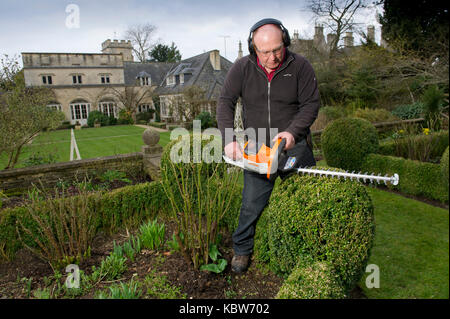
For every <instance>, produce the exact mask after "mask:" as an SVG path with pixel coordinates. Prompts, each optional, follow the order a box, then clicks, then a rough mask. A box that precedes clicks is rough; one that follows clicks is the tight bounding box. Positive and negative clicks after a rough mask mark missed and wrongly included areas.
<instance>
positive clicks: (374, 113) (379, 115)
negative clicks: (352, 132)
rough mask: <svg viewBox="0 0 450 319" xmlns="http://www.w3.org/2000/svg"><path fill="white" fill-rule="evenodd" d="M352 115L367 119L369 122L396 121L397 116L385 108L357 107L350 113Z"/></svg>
mask: <svg viewBox="0 0 450 319" xmlns="http://www.w3.org/2000/svg"><path fill="white" fill-rule="evenodd" d="M352 116H353V117H356V118H361V119H365V120H367V121H369V122H370V123H380V122H389V121H396V120H398V117H397V116H395V115H393V114H392V113H391V112H389V111H388V110H386V109H369V108H364V109H357V110H356V111H355V112H353V114H352Z"/></svg>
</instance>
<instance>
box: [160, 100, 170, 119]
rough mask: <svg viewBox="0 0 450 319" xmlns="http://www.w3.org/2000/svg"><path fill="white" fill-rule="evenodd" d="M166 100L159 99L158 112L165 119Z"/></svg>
mask: <svg viewBox="0 0 450 319" xmlns="http://www.w3.org/2000/svg"><path fill="white" fill-rule="evenodd" d="M166 102H167V100H166V98H165V97H161V98H160V112H161V117H167V116H168V115H169V114H168V112H167V107H168V105H166Z"/></svg>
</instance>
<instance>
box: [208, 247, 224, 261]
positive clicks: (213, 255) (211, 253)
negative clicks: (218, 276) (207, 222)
mask: <svg viewBox="0 0 450 319" xmlns="http://www.w3.org/2000/svg"><path fill="white" fill-rule="evenodd" d="M217 256H222V254H221V253H220V252H219V250H218V249H217V246H216V245H214V244H212V245H211V247H210V248H209V257H210V258H211V260H212V261H214V262H216V261H217Z"/></svg>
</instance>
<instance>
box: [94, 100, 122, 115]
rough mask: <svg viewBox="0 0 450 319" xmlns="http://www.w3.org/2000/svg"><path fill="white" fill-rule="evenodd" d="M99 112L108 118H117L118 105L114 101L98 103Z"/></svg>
mask: <svg viewBox="0 0 450 319" xmlns="http://www.w3.org/2000/svg"><path fill="white" fill-rule="evenodd" d="M98 110H99V111H100V112H102V113H103V114H105V115H106V116H110V117H111V116H112V117H115V118H117V115H118V114H117V105H116V102H114V101H112V100H102V101H100V102H99V103H98Z"/></svg>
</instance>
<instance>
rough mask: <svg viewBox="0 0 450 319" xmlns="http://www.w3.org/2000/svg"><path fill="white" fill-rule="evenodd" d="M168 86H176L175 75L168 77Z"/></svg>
mask: <svg viewBox="0 0 450 319" xmlns="http://www.w3.org/2000/svg"><path fill="white" fill-rule="evenodd" d="M166 84H167V86H169V85H175V75H171V76H168V77H167V79H166Z"/></svg>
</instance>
